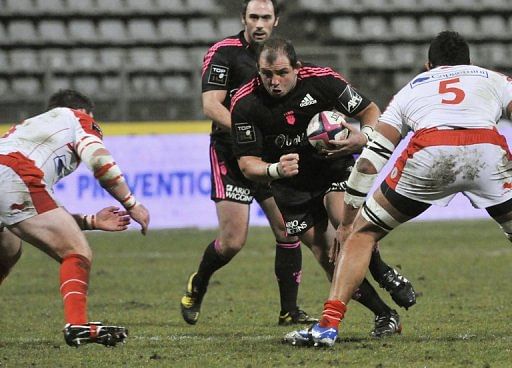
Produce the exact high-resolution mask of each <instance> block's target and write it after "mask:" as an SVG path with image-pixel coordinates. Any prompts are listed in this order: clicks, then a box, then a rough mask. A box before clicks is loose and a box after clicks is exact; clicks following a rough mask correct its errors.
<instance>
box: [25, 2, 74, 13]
mask: <svg viewBox="0 0 512 368" xmlns="http://www.w3.org/2000/svg"><path fill="white" fill-rule="evenodd" d="M33 7H34V11H35V12H36V13H37V14H39V15H41V14H48V15H58V14H63V13H66V12H67V7H66V5H65V2H64V1H63V0H34V5H33Z"/></svg>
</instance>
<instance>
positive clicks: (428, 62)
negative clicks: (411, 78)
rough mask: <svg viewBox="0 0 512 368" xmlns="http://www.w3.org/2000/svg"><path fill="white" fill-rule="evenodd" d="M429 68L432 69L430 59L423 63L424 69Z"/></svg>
mask: <svg viewBox="0 0 512 368" xmlns="http://www.w3.org/2000/svg"><path fill="white" fill-rule="evenodd" d="M430 69H432V64H431V63H430V61H427V62H426V63H425V70H427V71H428V70H430Z"/></svg>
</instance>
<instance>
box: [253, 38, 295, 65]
mask: <svg viewBox="0 0 512 368" xmlns="http://www.w3.org/2000/svg"><path fill="white" fill-rule="evenodd" d="M263 51H267V55H266V58H267V61H268V62H269V63H271V64H272V63H273V62H274V61H275V60H276V59H277V54H278V52H282V53H283V54H284V55H286V57H287V58H288V59H289V60H290V64H291V66H292V67H294V68H296V67H297V65H298V62H299V60H298V59H297V53H296V52H295V47H293V44H292V42H291V41H290V40H286V39H284V38H280V37H271V38H269V39H268V40H267V41H265V42H264V43H263V45H262V47H261V49H260V51H259V55H258V60H259V56H260V55H261V53H262V52H263Z"/></svg>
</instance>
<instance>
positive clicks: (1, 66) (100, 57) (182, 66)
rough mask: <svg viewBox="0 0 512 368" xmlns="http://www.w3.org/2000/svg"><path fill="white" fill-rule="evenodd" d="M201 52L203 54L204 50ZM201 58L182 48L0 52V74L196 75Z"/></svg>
mask: <svg viewBox="0 0 512 368" xmlns="http://www.w3.org/2000/svg"><path fill="white" fill-rule="evenodd" d="M203 53H204V51H203ZM201 62H202V59H201V56H200V54H199V52H192V51H189V50H187V49H183V48H173V47H163V48H150V47H134V48H130V49H126V50H124V49H120V48H105V49H99V50H96V49H90V48H76V49H71V50H69V51H68V50H66V49H54V48H50V49H45V50H42V51H36V50H33V49H23V48H20V49H13V50H11V51H5V50H1V49H0V72H3V73H7V74H9V73H20V72H25V73H30V72H33V73H37V72H42V71H44V70H54V71H61V72H76V73H79V72H104V71H118V70H121V69H123V68H125V69H127V70H139V71H154V72H175V73H188V74H192V73H195V72H199V68H200V65H201Z"/></svg>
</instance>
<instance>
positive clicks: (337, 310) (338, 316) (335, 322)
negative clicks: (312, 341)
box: [320, 300, 347, 329]
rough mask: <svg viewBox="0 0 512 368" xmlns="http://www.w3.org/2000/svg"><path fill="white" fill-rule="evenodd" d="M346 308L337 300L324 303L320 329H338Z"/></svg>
mask: <svg viewBox="0 0 512 368" xmlns="http://www.w3.org/2000/svg"><path fill="white" fill-rule="evenodd" d="M346 311H347V306H346V305H345V303H343V302H341V301H339V300H327V301H326V302H325V303H324V311H323V312H322V319H321V320H320V326H321V327H333V328H336V329H337V328H338V326H339V324H340V322H341V320H342V319H343V317H345V312H346Z"/></svg>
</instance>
